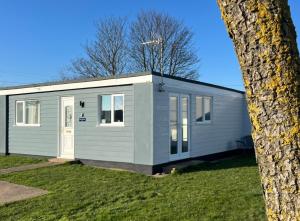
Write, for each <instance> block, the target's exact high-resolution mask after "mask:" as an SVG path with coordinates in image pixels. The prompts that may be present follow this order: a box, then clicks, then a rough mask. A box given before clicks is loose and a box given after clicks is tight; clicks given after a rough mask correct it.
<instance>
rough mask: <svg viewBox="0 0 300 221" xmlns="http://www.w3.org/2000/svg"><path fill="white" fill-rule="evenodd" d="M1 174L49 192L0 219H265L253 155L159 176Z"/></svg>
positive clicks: (58, 169) (1, 211) (73, 168)
mask: <svg viewBox="0 0 300 221" xmlns="http://www.w3.org/2000/svg"><path fill="white" fill-rule="evenodd" d="M0 179H1V180H6V181H10V182H14V183H17V184H25V185H29V186H34V187H39V188H42V189H45V190H48V191H50V193H49V194H48V195H45V196H41V197H38V198H35V199H31V200H27V201H22V202H17V203H13V204H8V205H5V206H2V207H0V217H1V220H38V221H42V220H62V221H63V220H83V221H87V220H105V221H106V220H138V221H146V220H172V221H173V220H180V221H184V220H195V221H199V220H238V221H241V220H243V221H244V220H255V221H258V220H266V218H265V211H264V202H263V197H262V191H261V187H260V182H259V176H258V171H257V166H256V164H255V160H254V158H253V157H237V158H234V159H228V160H224V161H221V162H218V163H206V164H201V165H199V166H194V167H190V168H188V169H186V170H184V171H182V172H180V173H178V174H175V175H169V176H166V177H163V178H153V177H149V176H145V175H141V174H136V173H129V172H122V171H111V170H104V169H99V168H93V167H89V166H83V165H79V164H73V165H71V164H67V165H61V166H55V167H51V168H41V169H37V170H32V171H26V172H21V173H15V174H10V175H2V176H0Z"/></svg>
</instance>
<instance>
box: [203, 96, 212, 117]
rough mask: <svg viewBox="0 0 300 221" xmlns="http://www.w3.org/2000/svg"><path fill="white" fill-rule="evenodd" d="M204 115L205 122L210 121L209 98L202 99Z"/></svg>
mask: <svg viewBox="0 0 300 221" xmlns="http://www.w3.org/2000/svg"><path fill="white" fill-rule="evenodd" d="M204 113H205V120H206V121H210V119H211V98H210V97H206V98H204Z"/></svg>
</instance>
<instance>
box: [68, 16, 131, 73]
mask: <svg viewBox="0 0 300 221" xmlns="http://www.w3.org/2000/svg"><path fill="white" fill-rule="evenodd" d="M126 42H127V41H126V19H124V18H112V17H111V18H107V19H104V20H102V21H100V22H99V23H98V24H97V35H96V40H95V41H94V42H92V43H90V44H87V45H86V47H85V52H86V55H87V57H86V58H78V59H76V60H74V61H73V62H72V65H71V67H70V68H69V71H70V72H71V73H73V74H75V75H77V76H79V77H84V78H86V77H99V76H110V75H113V76H115V75H119V74H121V73H123V72H124V71H125V69H126V65H127V60H126V58H127V44H126Z"/></svg>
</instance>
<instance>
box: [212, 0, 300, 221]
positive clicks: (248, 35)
mask: <svg viewBox="0 0 300 221" xmlns="http://www.w3.org/2000/svg"><path fill="white" fill-rule="evenodd" d="M217 1H218V5H219V7H220V9H221V14H222V18H223V20H224V22H225V25H226V26H227V30H228V32H229V35H230V37H231V38H232V40H233V43H234V46H235V51H236V53H237V56H238V59H239V63H240V66H241V69H242V72H243V78H244V84H245V88H246V95H247V102H248V111H249V114H250V119H251V122H252V137H253V139H254V143H255V152H256V157H257V162H258V165H259V171H260V176H261V182H262V187H263V190H264V197H265V202H266V213H267V217H268V219H269V220H300V190H299V186H300V185H299V184H300V154H299V147H300V134H299V132H300V126H299V125H300V124H299V118H300V112H299V108H300V103H299V101H300V100H299V97H300V93H299V92H300V90H299V89H300V88H299V85H300V84H299V83H300V59H299V52H298V49H297V43H296V32H295V28H294V25H293V22H292V20H291V15H290V9H289V6H288V2H287V0H217Z"/></svg>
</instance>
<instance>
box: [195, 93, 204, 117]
mask: <svg viewBox="0 0 300 221" xmlns="http://www.w3.org/2000/svg"><path fill="white" fill-rule="evenodd" d="M202 100H203V98H202V97H196V121H197V122H202V121H203V108H202V105H203V104H202Z"/></svg>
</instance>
